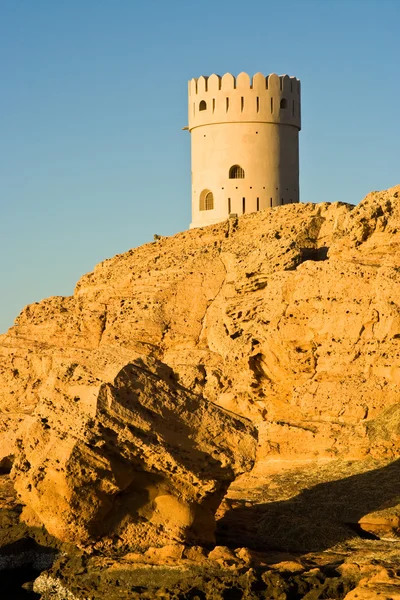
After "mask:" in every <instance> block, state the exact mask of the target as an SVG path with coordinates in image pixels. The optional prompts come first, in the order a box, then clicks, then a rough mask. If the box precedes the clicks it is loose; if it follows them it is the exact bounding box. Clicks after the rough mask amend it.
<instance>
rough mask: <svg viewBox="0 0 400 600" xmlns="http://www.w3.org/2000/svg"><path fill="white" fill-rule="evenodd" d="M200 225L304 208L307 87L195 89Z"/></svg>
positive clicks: (195, 197) (224, 81)
mask: <svg viewBox="0 0 400 600" xmlns="http://www.w3.org/2000/svg"><path fill="white" fill-rule="evenodd" d="M188 129H189V131H190V134H191V155H192V223H191V225H190V227H191V228H193V227H203V226H204V225H211V224H213V223H218V222H220V221H224V220H225V219H227V218H228V217H229V215H230V214H232V213H236V214H238V215H242V214H244V213H250V212H255V211H258V210H262V209H264V208H268V207H273V206H279V205H281V204H289V203H291V202H299V145H298V134H299V131H300V81H299V80H298V79H296V78H295V77H289V76H288V75H281V76H278V75H275V74H272V75H268V76H267V77H265V76H264V75H262V74H261V73H257V74H256V75H254V77H253V78H252V79H251V78H250V77H249V75H247V73H240V74H239V75H238V76H237V77H236V78H235V77H234V76H233V75H231V74H230V73H226V74H225V75H224V76H223V77H220V76H219V75H215V74H214V75H211V76H210V77H204V76H202V77H199V78H198V79H192V80H191V81H189V125H188Z"/></svg>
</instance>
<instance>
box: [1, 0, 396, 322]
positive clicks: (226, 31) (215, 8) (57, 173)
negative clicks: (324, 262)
mask: <svg viewBox="0 0 400 600" xmlns="http://www.w3.org/2000/svg"><path fill="white" fill-rule="evenodd" d="M399 23H400V0H379V1H375V0H285V1H281V2H270V1H269V0H247V2H239V1H238V0H231V1H229V2H228V1H227V0H194V1H190V0H168V1H166V0H0V56H1V60H0V90H1V91H0V251H1V283H2V288H1V294H0V332H1V331H5V330H6V329H7V327H9V326H10V325H11V324H12V322H13V319H14V318H15V317H16V316H17V314H18V313H19V311H20V310H21V309H22V308H23V307H24V306H25V305H26V304H28V303H30V302H35V301H39V300H41V299H42V298H44V297H47V296H52V295H69V294H72V292H73V288H74V284H75V282H76V280H77V279H78V278H79V277H80V276H81V275H82V274H83V273H85V272H87V271H90V270H92V268H93V267H94V265H95V264H96V263H98V262H100V261H101V260H103V259H105V258H107V257H110V256H113V255H114V254H117V253H120V252H124V251H126V250H128V249H129V248H132V247H135V246H138V245H140V244H143V243H146V242H148V241H151V240H152V238H153V234H154V233H158V234H163V235H172V234H174V233H176V232H178V231H182V230H184V229H186V228H187V227H188V224H189V223H190V154H189V152H190V144H189V135H190V134H188V133H187V132H183V131H182V127H184V126H185V125H186V124H187V80H188V79H190V78H191V77H198V76H200V75H202V74H204V75H209V74H211V73H213V72H215V73H218V74H221V75H222V74H223V73H225V72H231V73H233V74H235V75H236V74H238V73H239V72H240V71H246V72H248V73H250V74H254V73H256V72H257V71H261V72H263V73H264V74H268V73H272V72H276V73H278V74H283V73H287V74H289V75H294V76H296V77H299V78H300V79H301V82H302V126H303V129H302V132H301V134H300V157H301V158H300V188H301V200H302V201H303V202H321V201H329V202H331V201H336V200H342V201H345V202H351V203H357V202H359V201H360V200H361V199H362V197H363V196H364V195H365V194H367V193H368V192H369V191H371V190H376V189H384V188H387V187H390V186H393V185H396V184H398V183H400V168H399V167H400V152H399V140H400V110H399V106H400V104H399V102H400V101H399V99H400V66H399V65H400V50H399V41H398V40H399V31H398V28H399Z"/></svg>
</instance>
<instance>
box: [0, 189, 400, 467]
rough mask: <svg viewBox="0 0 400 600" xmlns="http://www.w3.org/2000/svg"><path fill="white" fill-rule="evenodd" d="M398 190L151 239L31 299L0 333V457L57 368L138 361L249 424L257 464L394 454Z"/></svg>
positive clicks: (104, 376) (84, 373) (76, 376)
mask: <svg viewBox="0 0 400 600" xmlns="http://www.w3.org/2000/svg"><path fill="white" fill-rule="evenodd" d="M399 194H400V186H398V187H395V188H392V189H390V190H388V191H386V192H373V193H371V194H370V195H369V196H367V197H366V198H365V199H364V200H363V201H362V202H361V203H360V204H359V205H358V206H356V207H354V206H350V205H345V204H340V203H336V204H324V203H322V204H305V205H304V204H292V205H287V206H283V207H278V208H274V209H271V210H265V211H262V212H260V213H254V214H249V215H245V216H243V217H241V218H239V219H238V220H237V221H227V222H225V223H220V224H218V225H215V226H211V227H206V228H203V229H197V230H191V231H186V232H183V233H180V234H177V235H176V236H174V237H171V238H161V239H159V240H157V241H155V242H153V243H150V244H147V245H145V246H142V247H140V248H137V249H134V250H131V251H129V252H126V253H125V254H122V255H118V256H116V257H114V258H112V259H110V260H106V261H104V262H103V263H101V264H99V265H98V266H97V267H96V268H95V269H94V271H93V272H92V273H89V274H87V275H85V276H84V277H82V278H81V280H80V281H79V282H78V284H77V286H76V290H75V293H74V296H72V297H69V298H61V297H57V298H49V299H47V300H44V301H42V302H40V303H37V304H33V305H30V306H28V307H26V308H25V309H24V310H23V311H22V313H21V314H20V316H19V317H18V319H17V320H16V324H15V326H14V327H12V328H11V329H10V330H9V332H8V333H7V334H5V335H3V336H1V337H0V356H1V366H0V369H1V370H0V381H1V385H0V406H1V408H2V421H1V424H0V431H1V433H2V435H1V437H0V457H1V456H8V455H11V454H12V453H13V452H14V450H13V448H14V443H15V431H16V428H17V427H18V425H19V424H20V423H22V422H23V421H24V420H26V419H29V418H30V417H29V415H30V414H31V413H32V410H33V409H34V407H35V406H36V403H37V402H38V400H39V398H41V397H42V396H43V394H44V390H45V389H46V386H47V382H48V380H49V378H52V377H54V373H58V374H60V373H61V375H58V376H60V377H61V379H63V380H64V381H65V382H66V383H67V382H68V384H69V386H71V387H73V386H77V387H78V388H79V389H80V390H82V389H83V388H84V387H85V386H89V388H90V387H91V386H92V385H93V382H96V381H101V382H112V381H113V378H114V377H115V376H116V374H117V373H118V372H119V371H120V370H121V369H122V368H123V367H124V366H125V365H127V364H129V363H131V362H132V361H134V360H135V359H137V358H139V357H141V356H150V357H152V358H154V359H157V360H160V361H162V362H163V363H165V364H167V365H168V366H169V367H171V368H172V369H173V371H174V372H175V374H176V376H177V377H178V380H179V383H180V384H181V385H182V386H184V387H186V388H187V389H189V390H191V391H193V392H194V393H199V394H202V395H203V396H204V397H205V398H207V399H208V400H211V401H212V402H215V403H217V404H219V405H220V406H222V407H225V408H227V409H229V410H232V411H234V412H236V413H238V414H241V415H243V416H245V417H248V418H251V419H252V420H253V421H254V422H256V423H257V424H258V427H259V430H260V448H259V458H260V459H262V458H263V457H270V456H271V455H275V456H277V457H280V458H299V459H301V458H307V457H316V456H320V457H327V458H329V457H330V458H334V457H336V456H344V457H349V458H357V457H362V456H366V455H368V454H371V453H372V454H373V455H374V456H377V457H379V456H384V455H387V456H396V455H397V449H398V443H399V419H398V415H399V384H400V301H399V295H398V289H399V284H400V197H399ZM79 393H80V392H79ZM78 395H79V394H78Z"/></svg>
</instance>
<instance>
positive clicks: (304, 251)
mask: <svg viewBox="0 0 400 600" xmlns="http://www.w3.org/2000/svg"><path fill="white" fill-rule="evenodd" d="M328 251H329V248H328V247H327V246H322V247H321V248H300V256H301V262H305V261H306V260H313V261H322V260H328Z"/></svg>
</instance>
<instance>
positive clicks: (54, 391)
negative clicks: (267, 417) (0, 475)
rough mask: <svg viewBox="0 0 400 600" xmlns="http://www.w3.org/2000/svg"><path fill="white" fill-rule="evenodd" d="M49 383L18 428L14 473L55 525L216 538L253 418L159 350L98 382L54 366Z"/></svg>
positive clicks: (124, 541) (93, 533)
mask: <svg viewBox="0 0 400 600" xmlns="http://www.w3.org/2000/svg"><path fill="white" fill-rule="evenodd" d="M44 389H45V390H46V392H45V393H43V396H42V397H41V398H40V400H39V402H38V404H37V406H36V408H35V411H34V412H33V414H32V417H31V419H30V421H29V422H28V423H27V425H26V427H25V428H21V429H20V431H19V436H20V437H19V439H18V442H17V447H18V451H17V454H16V459H15V463H14V466H13V470H12V477H13V479H14V482H15V488H16V490H17V492H18V493H19V495H20V497H21V499H22V501H23V502H24V504H26V505H27V507H28V508H29V511H30V512H31V511H33V512H34V513H35V514H36V515H37V517H38V518H39V519H40V521H41V523H43V524H44V525H45V526H46V529H47V530H48V531H49V532H50V533H51V534H53V535H55V536H56V537H58V538H59V539H60V540H63V541H71V542H74V543H77V544H87V543H89V542H93V541H95V540H97V539H99V538H104V539H103V541H102V542H101V543H100V544H102V547H108V546H110V547H111V546H112V547H113V548H114V549H115V548H117V547H121V546H129V547H134V548H139V549H145V548H148V547H150V546H162V545H167V544H171V541H178V542H180V541H188V542H189V543H195V542H196V543H203V544H209V543H212V542H213V540H214V527H215V520H214V514H215V511H216V509H217V507H218V505H219V504H220V502H221V500H222V498H223V496H224V495H225V493H226V490H227V488H228V486H229V484H230V483H231V482H232V481H233V480H234V478H235V477H236V476H237V475H238V474H240V473H243V472H244V471H246V470H249V469H250V468H251V467H252V465H253V462H254V458H255V449H256V434H255V428H254V426H252V425H251V423H250V422H249V421H247V419H244V418H243V417H239V416H237V415H234V414H231V413H228V412H227V411H225V410H223V409H221V408H219V407H218V406H216V405H214V404H212V403H211V402H209V401H207V400H204V399H203V398H202V397H201V396H198V395H196V394H194V393H191V392H189V391H187V390H185V389H184V388H183V387H182V386H181V385H180V384H179V383H177V382H176V381H175V379H174V374H173V372H172V371H171V369H169V368H168V367H166V366H165V365H164V364H162V363H160V362H159V361H156V360H152V359H147V361H146V362H145V361H143V360H136V361H134V362H133V363H131V364H128V365H126V366H125V367H124V368H123V369H121V371H120V372H119V373H118V374H117V375H116V376H115V377H114V380H113V382H112V383H101V382H100V381H98V380H96V381H93V382H92V385H91V386H89V385H81V386H78V385H72V386H71V385H70V380H69V378H68V376H67V377H66V376H65V372H63V371H60V372H59V373H58V374H57V372H53V376H52V377H51V378H49V379H48V381H47V384H46V388H43V390H44ZM30 518H31V517H30ZM97 547H100V546H97ZM169 550H170V547H169ZM169 550H168V549H167V550H166V551H167V552H169ZM181 552H182V550H181Z"/></svg>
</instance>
